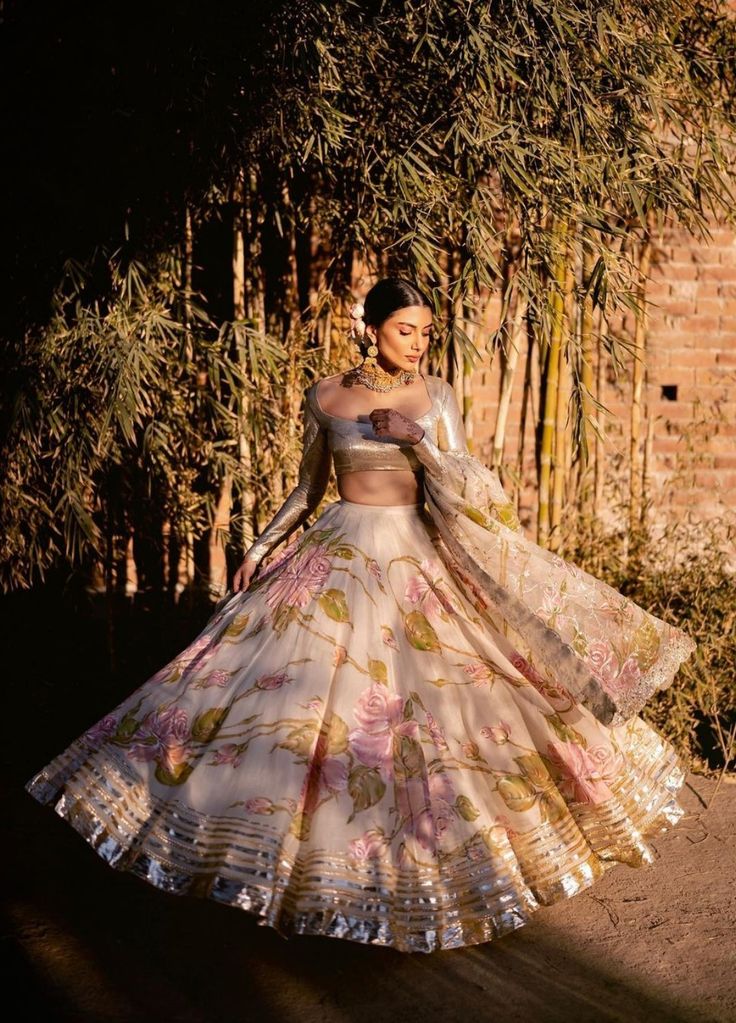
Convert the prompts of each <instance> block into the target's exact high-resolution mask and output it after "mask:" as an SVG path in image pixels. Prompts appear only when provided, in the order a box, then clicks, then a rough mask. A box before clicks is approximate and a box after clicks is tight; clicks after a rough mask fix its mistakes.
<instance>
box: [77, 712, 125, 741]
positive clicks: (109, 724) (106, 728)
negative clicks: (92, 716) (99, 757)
mask: <svg viewBox="0 0 736 1023" xmlns="http://www.w3.org/2000/svg"><path fill="white" fill-rule="evenodd" d="M117 727H118V721H117V718H115V717H113V715H112V714H108V715H107V716H106V717H104V718H103V719H102V720H101V721H98V722H97V724H96V725H93V726H92V728H88V729H87V731H86V732H85V733H84V735H83V736H82V739H83V740H84V742H86V743H89V744H90V745H92V746H98V745H99V744H100V743H102V742H104V740H105V739H109V738H110V736H111V735H112V734H113V732H114V731H115V729H116V728H117Z"/></svg>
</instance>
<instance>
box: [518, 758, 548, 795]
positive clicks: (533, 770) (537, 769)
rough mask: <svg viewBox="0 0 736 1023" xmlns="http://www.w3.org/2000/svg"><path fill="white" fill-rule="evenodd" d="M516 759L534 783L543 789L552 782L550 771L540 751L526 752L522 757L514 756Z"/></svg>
mask: <svg viewBox="0 0 736 1023" xmlns="http://www.w3.org/2000/svg"><path fill="white" fill-rule="evenodd" d="M514 761H515V763H517V764H518V765H519V767H520V768H521V770H522V771H523V772H524V774H525V776H526V777H527V778H528V779H529V781H530V782H531V783H532V784H533V785H536V786H537V787H539V788H540V789H543V788H546V787H547V786H548V785H551V784H552V779H551V778H550V776H549V772H548V770H547V768H546V767H545V765H544V761H543V760H542V758H541V757H540V756H539V754H538V753H524V754H523V755H522V756H520V757H514Z"/></svg>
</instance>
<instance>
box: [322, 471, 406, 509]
mask: <svg viewBox="0 0 736 1023" xmlns="http://www.w3.org/2000/svg"><path fill="white" fill-rule="evenodd" d="M423 474H424V471H423V470H421V469H420V470H419V471H417V472H414V471H413V470H412V469H388V470H387V469H380V470H377V469H366V470H361V471H356V472H344V473H342V474H341V475H340V476H338V477H337V492H338V494H339V495H340V497H342V498H344V499H345V500H346V501H354V502H355V503H356V504H418V503H419V502H420V501H423V500H424V484H423V482H422V476H423Z"/></svg>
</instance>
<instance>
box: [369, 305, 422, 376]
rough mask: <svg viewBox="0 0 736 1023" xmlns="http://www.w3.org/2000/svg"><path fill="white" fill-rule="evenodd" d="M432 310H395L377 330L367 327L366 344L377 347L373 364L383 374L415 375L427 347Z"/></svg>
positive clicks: (413, 308)
mask: <svg viewBox="0 0 736 1023" xmlns="http://www.w3.org/2000/svg"><path fill="white" fill-rule="evenodd" d="M431 330H432V310H431V309H427V307H426V306H423V305H408V306H404V308H403V309H397V310H396V312H395V313H391V315H390V316H389V317H388V318H387V319H385V320H384V321H383V323H382V324H381V326H380V327H379V328H378V329H376V328H375V327H373V326H371V325H370V324H366V337H367V339H368V343H369V344H371V343H375V344H376V345H377V346H378V355H377V356H376V362H377V363H378V365H379V366H381V367H382V368H383V369H385V370H389V371H390V370H392V369H395V368H398V369H406V370H411V371H413V372H415V373H416V372H417V370H418V369H419V363H420V361H421V358H422V356H423V355H424V353H425V352H426V350H427V347H428V346H429V341H430V337H431Z"/></svg>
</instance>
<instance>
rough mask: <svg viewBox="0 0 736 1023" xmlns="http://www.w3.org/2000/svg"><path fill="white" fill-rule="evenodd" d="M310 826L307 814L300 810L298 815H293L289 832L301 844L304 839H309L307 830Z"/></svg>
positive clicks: (310, 822)
mask: <svg viewBox="0 0 736 1023" xmlns="http://www.w3.org/2000/svg"><path fill="white" fill-rule="evenodd" d="M311 824H312V821H311V818H310V816H309V814H308V813H304V812H303V811H301V810H300V811H299V813H295V814H294V816H293V817H292V818H291V824H290V825H289V831H290V832H291V834H292V835H294V836H295V837H296V838H298V839H299V841H300V842H303V841H304V840H305V839H307V838H309V828H310V827H311Z"/></svg>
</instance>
